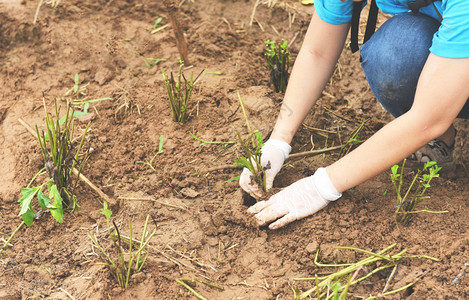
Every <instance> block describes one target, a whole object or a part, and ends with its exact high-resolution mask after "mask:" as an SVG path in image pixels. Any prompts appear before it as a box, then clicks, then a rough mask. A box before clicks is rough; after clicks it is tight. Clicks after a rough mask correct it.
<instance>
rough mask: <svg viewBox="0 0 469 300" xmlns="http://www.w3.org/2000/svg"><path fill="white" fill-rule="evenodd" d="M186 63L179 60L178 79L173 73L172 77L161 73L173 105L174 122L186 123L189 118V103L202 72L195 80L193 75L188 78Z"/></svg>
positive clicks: (163, 72)
mask: <svg viewBox="0 0 469 300" xmlns="http://www.w3.org/2000/svg"><path fill="white" fill-rule="evenodd" d="M183 67H184V62H183V61H182V60H181V59H179V70H178V75H177V77H176V79H175V78H174V76H173V73H172V72H171V74H170V76H169V77H168V76H167V75H166V72H165V71H164V70H162V71H161V73H162V74H163V80H164V84H165V87H166V93H167V94H168V98H169V103H170V105H171V111H172V113H173V120H174V121H175V122H179V123H185V122H186V121H187V118H188V116H189V114H188V109H189V101H190V99H191V96H192V91H193V90H194V86H195V84H196V83H197V80H198V79H199V77H200V75H201V74H202V72H203V70H202V72H200V74H199V75H197V77H196V78H195V79H194V78H193V73H191V74H190V76H189V77H188V78H186V76H185V75H184V74H183V72H182V69H183Z"/></svg>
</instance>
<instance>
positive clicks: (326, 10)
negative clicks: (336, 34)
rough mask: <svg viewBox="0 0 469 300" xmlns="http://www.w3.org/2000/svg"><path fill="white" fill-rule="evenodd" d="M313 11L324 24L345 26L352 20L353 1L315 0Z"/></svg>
mask: <svg viewBox="0 0 469 300" xmlns="http://www.w3.org/2000/svg"><path fill="white" fill-rule="evenodd" d="M314 10H315V12H316V13H317V14H318V16H319V18H320V19H321V20H323V21H324V22H327V23H329V24H333V25H339V24H345V23H348V22H350V21H351V20H352V10H353V1H352V0H345V1H344V2H342V1H340V0H315V1H314Z"/></svg>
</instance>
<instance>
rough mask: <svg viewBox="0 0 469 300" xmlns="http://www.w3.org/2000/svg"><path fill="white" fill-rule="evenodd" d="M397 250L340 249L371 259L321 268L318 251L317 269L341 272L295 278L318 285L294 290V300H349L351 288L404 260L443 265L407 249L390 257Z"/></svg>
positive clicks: (392, 292)
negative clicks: (408, 252)
mask: <svg viewBox="0 0 469 300" xmlns="http://www.w3.org/2000/svg"><path fill="white" fill-rule="evenodd" d="M395 246H396V245H395V244H393V245H391V246H389V247H387V248H385V249H383V250H381V251H379V252H377V253H375V252H371V251H367V250H363V249H359V248H354V247H336V248H337V249H344V250H352V251H356V252H361V253H364V254H367V255H368V257H367V258H365V259H363V260H361V261H358V262H356V263H351V264H321V263H319V262H318V256H319V250H318V251H317V252H316V257H315V259H314V263H315V264H316V266H318V267H325V268H336V267H339V268H341V269H340V270H339V271H336V272H333V273H331V274H329V275H325V276H321V277H318V276H315V277H309V278H295V279H294V280H295V281H314V282H315V285H314V287H313V288H311V289H310V290H308V291H306V292H303V293H301V292H300V291H298V290H296V289H293V293H294V298H295V299H305V298H310V297H313V298H315V299H346V296H347V293H348V291H349V288H350V287H351V286H354V285H356V284H357V283H359V282H361V281H363V280H365V279H367V278H369V277H371V276H372V275H374V274H376V273H378V272H380V271H382V270H385V269H389V268H396V266H397V265H398V263H399V262H400V261H401V260H403V259H412V258H418V259H429V260H432V261H439V260H438V259H436V258H433V257H430V256H427V255H406V252H407V249H404V250H402V251H400V252H398V253H396V254H391V253H389V251H391V250H392V248H394V247H395ZM367 266H368V267H367ZM370 267H371V271H369V272H368V273H367V274H365V275H363V276H361V277H359V274H360V272H362V271H364V269H365V268H368V269H369V268H370ZM322 273H324V272H322ZM388 282H389V280H388ZM415 282H416V281H414V282H412V283H410V284H408V285H406V286H404V287H401V288H398V289H395V290H392V291H388V292H383V293H382V295H381V296H389V295H393V294H396V293H398V292H400V291H404V290H405V289H407V288H409V287H410V286H412V285H413V284H415ZM376 298H377V297H374V296H372V297H370V298H367V299H376Z"/></svg>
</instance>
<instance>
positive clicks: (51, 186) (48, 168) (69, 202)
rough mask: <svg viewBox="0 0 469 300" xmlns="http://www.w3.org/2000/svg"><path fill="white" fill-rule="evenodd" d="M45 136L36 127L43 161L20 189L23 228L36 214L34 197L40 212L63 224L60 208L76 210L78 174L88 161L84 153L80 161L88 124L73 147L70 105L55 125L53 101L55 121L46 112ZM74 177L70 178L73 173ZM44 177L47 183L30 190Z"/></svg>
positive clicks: (56, 111) (31, 221) (61, 209)
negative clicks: (33, 205)
mask: <svg viewBox="0 0 469 300" xmlns="http://www.w3.org/2000/svg"><path fill="white" fill-rule="evenodd" d="M43 102H44V110H45V114H46V117H45V123H46V133H44V132H42V133H39V129H38V127H37V126H36V134H37V139H38V141H39V145H40V148H41V153H42V156H43V159H44V168H42V169H41V170H40V171H39V172H38V173H37V174H36V175H35V176H34V177H33V179H32V180H31V182H30V183H29V184H28V186H27V187H26V188H22V189H21V198H20V200H19V203H20V213H19V215H20V216H21V217H22V218H23V221H24V222H25V224H26V225H28V226H31V224H32V223H33V220H34V216H35V214H36V212H35V211H34V210H33V208H32V202H33V200H34V198H35V197H37V200H38V202H39V205H40V206H41V210H42V211H46V210H49V211H50V213H51V215H52V217H54V219H56V220H57V221H58V222H59V223H62V220H63V207H64V206H65V207H68V208H70V209H71V210H74V209H76V208H78V203H77V198H76V194H75V189H76V186H77V184H78V178H79V174H80V172H81V171H82V169H83V167H84V165H85V163H86V160H87V158H88V151H86V152H85V153H84V156H83V157H81V156H80V155H81V154H82V149H83V145H84V143H85V137H86V134H87V132H88V129H89V127H90V124H88V126H87V127H86V128H85V129H84V131H83V133H82V135H81V137H79V138H78V139H79V140H80V142H79V144H78V145H75V144H74V140H75V138H74V129H75V128H74V122H73V117H72V115H73V110H72V108H71V105H68V106H67V112H66V115H65V120H64V122H63V124H60V122H59V119H60V118H59V107H58V106H57V101H55V118H54V116H52V115H51V114H49V113H48V112H47V110H46V106H45V100H44V97H43ZM75 168H76V169H77V170H78V174H74V173H73V170H74V169H75ZM44 173H47V174H48V175H49V179H48V180H46V181H45V182H43V183H42V184H40V185H38V186H35V187H31V185H32V183H33V182H34V181H35V180H36V179H37V178H38V177H39V176H40V175H42V174H44Z"/></svg>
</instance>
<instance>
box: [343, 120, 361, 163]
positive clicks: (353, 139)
mask: <svg viewBox="0 0 469 300" xmlns="http://www.w3.org/2000/svg"><path fill="white" fill-rule="evenodd" d="M367 121H368V120H362V122H361V123H360V125H358V127H357V128H355V130H354V131H353V132H352V134H351V135H350V138H349V139H348V140H347V142H346V143H345V144H344V146H343V147H342V148H341V149H340V152H339V158H341V157H343V156H345V155H346V154H347V153H349V152H350V150H351V149H352V147H353V145H356V144H360V143H362V142H363V141H362V140H361V139H360V138H359V137H358V134H359V133H360V131H361V130H362V129H363V127H364V126H365V123H366V122H367Z"/></svg>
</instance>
